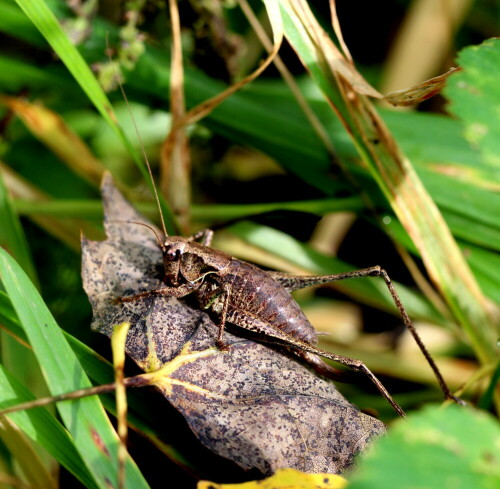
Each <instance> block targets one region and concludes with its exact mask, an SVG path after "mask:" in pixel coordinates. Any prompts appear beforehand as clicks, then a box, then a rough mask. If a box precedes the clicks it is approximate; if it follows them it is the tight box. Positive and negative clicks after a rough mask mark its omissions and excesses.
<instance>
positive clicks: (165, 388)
mask: <svg viewBox="0 0 500 489" xmlns="http://www.w3.org/2000/svg"><path fill="white" fill-rule="evenodd" d="M103 198H104V207H105V219H106V220H105V227H106V232H107V236H108V239H107V240H106V241H102V242H92V241H87V240H86V239H83V258H82V259H83V268H82V275H83V281H84V287H85V290H86V291H87V294H88V295H89V299H90V302H91V304H92V307H93V311H94V320H93V323H92V328H93V329H94V330H95V331H99V332H101V333H104V334H106V335H108V336H109V335H110V334H111V332H112V327H113V325H114V324H117V323H120V322H123V321H129V322H130V323H131V325H132V326H131V329H130V332H129V336H128V338H127V343H126V351H127V353H128V354H129V355H130V356H131V357H132V359H133V360H134V361H135V362H136V363H137V364H138V365H139V366H140V367H141V368H143V369H144V370H146V371H147V372H154V371H157V370H158V369H160V368H162V367H163V368H162V371H161V372H160V373H158V375H157V376H156V377H157V379H156V380H157V382H156V386H157V387H158V388H159V389H160V390H161V391H162V392H163V394H164V395H165V397H166V398H167V399H168V401H169V402H170V403H171V404H172V405H173V406H174V407H175V408H176V409H178V410H179V411H180V412H181V413H182V414H183V416H184V417H185V419H186V422H187V423H188V425H189V427H190V428H191V430H193V432H194V433H195V434H196V436H197V437H198V438H199V440H200V441H201V442H202V443H203V445H205V446H206V447H208V448H209V449H210V450H212V451H214V452H215V453H217V454H218V455H221V456H223V457H226V458H228V459H230V460H232V461H234V462H236V463H237V464H238V465H240V466H241V467H243V468H245V469H251V468H257V469H259V470H260V471H262V472H263V473H265V474H270V473H272V472H274V471H276V470H277V469H279V468H283V467H292V468H296V469H298V470H302V471H307V472H316V473H339V472H343V471H345V470H346V469H347V468H348V467H350V466H351V465H352V463H353V457H354V455H355V454H356V453H357V452H359V451H360V450H363V449H364V448H365V446H366V445H367V443H368V442H369V440H370V439H371V438H373V437H374V436H376V435H378V434H381V433H383V432H384V430H385V428H384V425H383V424H382V423H381V422H380V421H378V420H376V419H374V418H372V417H370V416H368V415H365V414H363V413H361V412H359V411H358V409H357V408H355V407H354V406H352V405H351V404H350V403H349V402H348V401H347V400H346V399H344V398H343V397H342V396H341V395H340V394H339V393H338V392H337V390H336V389H335V387H334V385H333V384H332V383H330V382H327V381H325V380H323V379H320V378H318V377H317V376H315V375H314V374H313V373H312V372H310V371H309V370H308V369H307V368H306V367H305V366H303V365H302V364H300V363H299V362H298V361H297V360H296V359H295V358H291V357H289V356H288V355H287V354H286V352H282V351H276V350H275V349H272V348H270V347H268V346H265V345H263V344H260V343H258V342H255V341H251V340H248V339H243V338H241V337H238V336H235V335H233V334H229V333H227V332H226V336H225V342H226V343H228V344H229V345H230V346H229V348H228V349H227V350H226V351H219V350H217V349H215V348H214V345H215V341H216V338H217V330H218V327H217V325H216V324H214V323H213V322H212V321H211V319H210V318H209V316H208V315H207V314H205V313H204V312H202V311H200V310H199V309H196V308H194V307H192V306H191V305H190V303H189V300H177V299H174V298H172V297H165V296H160V295H152V296H149V297H146V298H144V299H142V300H138V301H137V302H129V303H124V304H117V303H116V302H115V301H114V299H116V298H117V297H121V296H125V295H130V294H136V293H139V292H143V291H146V290H151V289H156V288H159V287H161V285H162V282H161V273H162V270H161V267H160V266H159V265H160V264H161V253H160V250H159V248H158V246H157V243H156V239H155V237H154V235H153V233H151V231H150V230H148V229H147V228H146V227H144V226H139V225H137V224H131V223H123V222H116V221H117V220H120V221H141V222H147V221H145V220H144V218H143V217H142V216H140V215H138V214H137V213H136V211H135V210H134V209H133V208H132V207H131V206H130V204H128V203H127V202H126V201H125V200H124V198H123V197H122V196H121V195H120V194H119V192H118V191H117V190H116V188H115V187H114V185H113V183H112V180H111V178H110V177H109V176H107V177H106V178H105V180H104V184H103ZM113 221H115V222H113ZM148 224H149V223H148ZM187 342H189V344H188V346H187V347H186V343H187Z"/></svg>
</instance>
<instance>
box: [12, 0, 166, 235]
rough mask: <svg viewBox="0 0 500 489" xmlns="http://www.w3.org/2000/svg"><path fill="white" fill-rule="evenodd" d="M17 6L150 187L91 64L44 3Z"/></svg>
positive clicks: (20, 0)
mask: <svg viewBox="0 0 500 489" xmlns="http://www.w3.org/2000/svg"><path fill="white" fill-rule="evenodd" d="M16 3H17V4H18V5H19V6H20V7H21V9H22V10H23V12H24V13H25V14H26V16H27V17H28V18H29V19H30V20H31V21H32V22H33V24H34V25H35V26H36V28H37V29H38V30H39V31H40V33H41V34H42V36H43V37H44V39H45V40H46V41H47V42H48V43H49V44H50V46H51V47H52V49H53V50H54V51H55V53H56V54H57V55H58V56H59V58H61V60H62V62H63V63H64V65H65V66H66V68H67V69H68V70H69V71H70V73H71V74H72V75H73V77H74V79H75V80H76V81H77V83H78V84H79V85H80V87H81V88H82V90H83V91H84V92H85V93H86V94H87V96H88V97H89V99H90V100H91V101H92V103H93V104H94V106H95V108H96V109H97V110H98V111H99V113H100V114H101V115H102V117H103V118H104V120H106V122H108V124H109V125H110V126H111V127H112V128H113V130H114V131H115V133H116V135H117V136H118V138H119V139H120V140H121V141H122V142H123V144H124V146H125V147H126V148H127V150H128V152H129V154H130V155H131V156H132V158H133V159H134V162H135V163H136V165H137V167H138V168H139V170H140V171H141V173H142V176H143V178H144V181H145V182H148V184H149V185H150V186H151V185H152V183H151V182H150V178H149V175H148V171H147V169H146V166H145V164H144V162H143V161H142V159H141V157H140V156H139V155H138V153H137V151H136V150H135V148H134V147H133V145H132V144H131V143H130V142H129V140H128V139H127V137H126V136H125V133H124V132H123V131H122V129H121V128H120V126H119V125H118V121H117V119H116V116H115V113H114V111H113V107H112V106H111V103H110V102H109V100H108V97H107V96H106V94H105V93H104V91H103V90H102V88H101V86H100V85H99V82H98V81H97V79H96V77H95V76H94V74H93V73H92V71H91V70H90V68H89V66H88V64H87V63H86V62H85V60H84V59H83V57H82V56H81V54H80V53H79V51H78V50H77V49H76V47H75V46H74V45H73V44H72V43H71V41H70V39H69V38H68V36H67V35H66V33H65V32H64V30H63V28H62V27H61V25H60V24H59V22H58V20H57V18H56V16H55V15H54V13H53V12H52V10H51V9H50V8H49V7H48V6H47V4H46V3H45V2H44V1H43V0H16ZM104 48H105V43H103V51H104ZM162 206H163V207H164V213H165V214H166V219H167V220H168V223H167V224H169V225H170V226H173V221H172V218H171V213H170V211H169V210H168V208H167V206H166V204H165V202H164V200H162Z"/></svg>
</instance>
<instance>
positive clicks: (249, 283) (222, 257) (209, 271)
mask: <svg viewBox="0 0 500 489" xmlns="http://www.w3.org/2000/svg"><path fill="white" fill-rule="evenodd" d="M198 236H200V237H201V238H203V240H204V242H205V243H207V244H209V243H210V242H211V236H212V234H211V232H210V231H204V232H203V233H200V234H199V235H198ZM207 244H203V243H198V242H196V241H194V239H191V238H187V239H186V238H182V237H179V236H171V237H168V238H167V239H166V240H165V242H164V243H163V245H162V253H163V263H164V266H165V279H164V281H165V285H166V290H165V292H164V293H166V294H167V295H168V294H169V292H168V291H170V290H171V288H173V287H175V288H177V289H178V290H182V291H183V293H182V294H181V295H178V294H177V292H176V293H175V295H176V296H177V297H181V296H182V295H188V294H193V295H194V296H195V297H196V300H197V302H198V304H199V306H200V308H202V309H206V310H209V311H212V312H213V313H215V314H216V315H217V316H218V317H219V318H220V323H219V324H220V333H219V338H218V343H219V345H223V340H222V333H223V329H224V327H225V322H226V321H227V322H230V323H232V324H235V325H236V326H239V327H242V328H245V329H248V330H250V331H254V332H256V333H260V334H264V335H267V336H271V337H273V336H274V337H276V338H278V339H286V340H289V338H290V337H292V338H296V339H297V340H299V341H301V342H305V343H308V344H310V345H315V344H316V342H317V335H316V331H315V329H314V328H313V326H312V325H311V323H310V322H309V320H308V319H307V317H306V316H305V314H304V313H303V312H302V310H301V308H300V307H299V305H298V304H297V302H295V300H294V299H293V297H292V295H291V294H290V293H289V292H288V291H287V290H286V289H285V288H284V287H283V286H282V285H281V284H280V283H279V282H278V281H277V280H275V279H274V278H273V277H272V276H271V275H270V274H269V273H267V272H265V271H264V270H262V269H260V268H258V267H256V266H255V265H252V264H250V263H247V262H244V261H242V260H238V259H236V258H234V257H232V256H231V255H228V254H227V253H224V252H222V251H219V250H215V249H212V248H209V247H208V246H207ZM162 290H164V289H159V290H158V291H156V292H155V293H162ZM184 292H185V293H184ZM280 332H283V333H285V335H280Z"/></svg>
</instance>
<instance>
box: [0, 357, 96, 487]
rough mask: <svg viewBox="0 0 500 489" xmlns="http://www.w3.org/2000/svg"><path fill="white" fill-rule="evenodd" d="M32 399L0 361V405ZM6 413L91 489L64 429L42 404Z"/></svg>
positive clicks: (89, 476) (91, 478)
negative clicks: (34, 407) (35, 407)
mask: <svg viewBox="0 0 500 489" xmlns="http://www.w3.org/2000/svg"><path fill="white" fill-rule="evenodd" d="M33 399H35V397H34V396H33V395H32V394H31V393H29V392H28V391H27V390H26V389H25V388H24V387H23V386H22V385H21V383H20V382H19V381H17V380H16V379H15V378H14V377H13V376H12V375H11V374H10V373H9V372H7V370H5V369H4V368H3V366H1V365H0V403H1V406H0V408H2V409H3V408H6V407H9V406H11V405H15V404H19V403H21V402H25V401H31V400H33ZM8 417H9V418H10V419H11V420H12V421H13V422H14V423H15V424H16V425H17V426H18V427H19V428H20V429H21V430H22V431H23V432H24V433H25V434H26V435H27V436H28V437H29V438H31V439H32V440H34V441H36V442H37V443H39V444H40V445H41V446H42V447H43V448H44V449H45V450H47V452H48V453H50V455H52V456H53V457H54V458H55V459H56V460H57V461H58V462H59V463H60V464H61V465H63V466H64V467H65V468H66V469H68V470H69V471H70V472H71V473H72V474H73V475H75V477H77V478H78V479H79V480H80V481H81V482H82V483H83V484H84V485H85V486H86V487H89V488H92V489H94V488H97V487H98V486H97V485H96V483H95V482H94V479H93V477H92V476H91V474H90V473H89V471H88V469H87V467H86V466H85V464H84V463H83V460H82V459H81V457H80V455H79V454H78V452H77V451H76V449H75V446H74V444H73V441H72V440H71V437H70V435H69V434H68V432H67V431H66V430H65V429H64V428H63V426H61V424H60V423H59V422H58V421H57V420H56V419H55V418H54V417H53V416H51V415H50V414H49V412H48V411H47V410H46V409H45V408H38V409H31V410H28V411H20V412H16V413H11V414H9V415H8Z"/></svg>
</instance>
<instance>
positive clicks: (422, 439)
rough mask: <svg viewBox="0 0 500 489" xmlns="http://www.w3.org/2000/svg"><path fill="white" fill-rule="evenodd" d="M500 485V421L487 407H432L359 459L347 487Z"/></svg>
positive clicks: (480, 488) (485, 488)
mask: <svg viewBox="0 0 500 489" xmlns="http://www.w3.org/2000/svg"><path fill="white" fill-rule="evenodd" d="M446 487H450V488H451V487H452V488H453V489H471V488H474V489H495V488H498V487H500V424H499V423H498V421H497V420H496V419H494V418H493V417H491V416H489V415H487V414H485V413H484V412H480V411H475V410H472V409H469V408H464V407H458V406H455V405H453V406H449V407H447V408H446V409H442V408H436V407H428V408H427V409H425V410H424V411H422V412H420V413H418V414H415V415H413V416H409V417H408V419H407V420H405V421H402V422H401V421H400V422H398V423H397V424H395V425H394V427H393V429H392V430H391V431H390V432H389V433H388V435H387V436H385V437H383V438H381V439H379V440H378V441H377V442H375V444H374V445H373V447H372V448H371V449H370V450H369V452H368V453H366V454H364V456H362V457H361V458H360V460H359V465H358V470H357V471H356V472H355V473H354V474H353V475H352V478H351V480H350V483H349V489H368V488H369V489H379V488H380V489H414V488H419V489H423V488H425V489H443V488H446Z"/></svg>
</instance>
